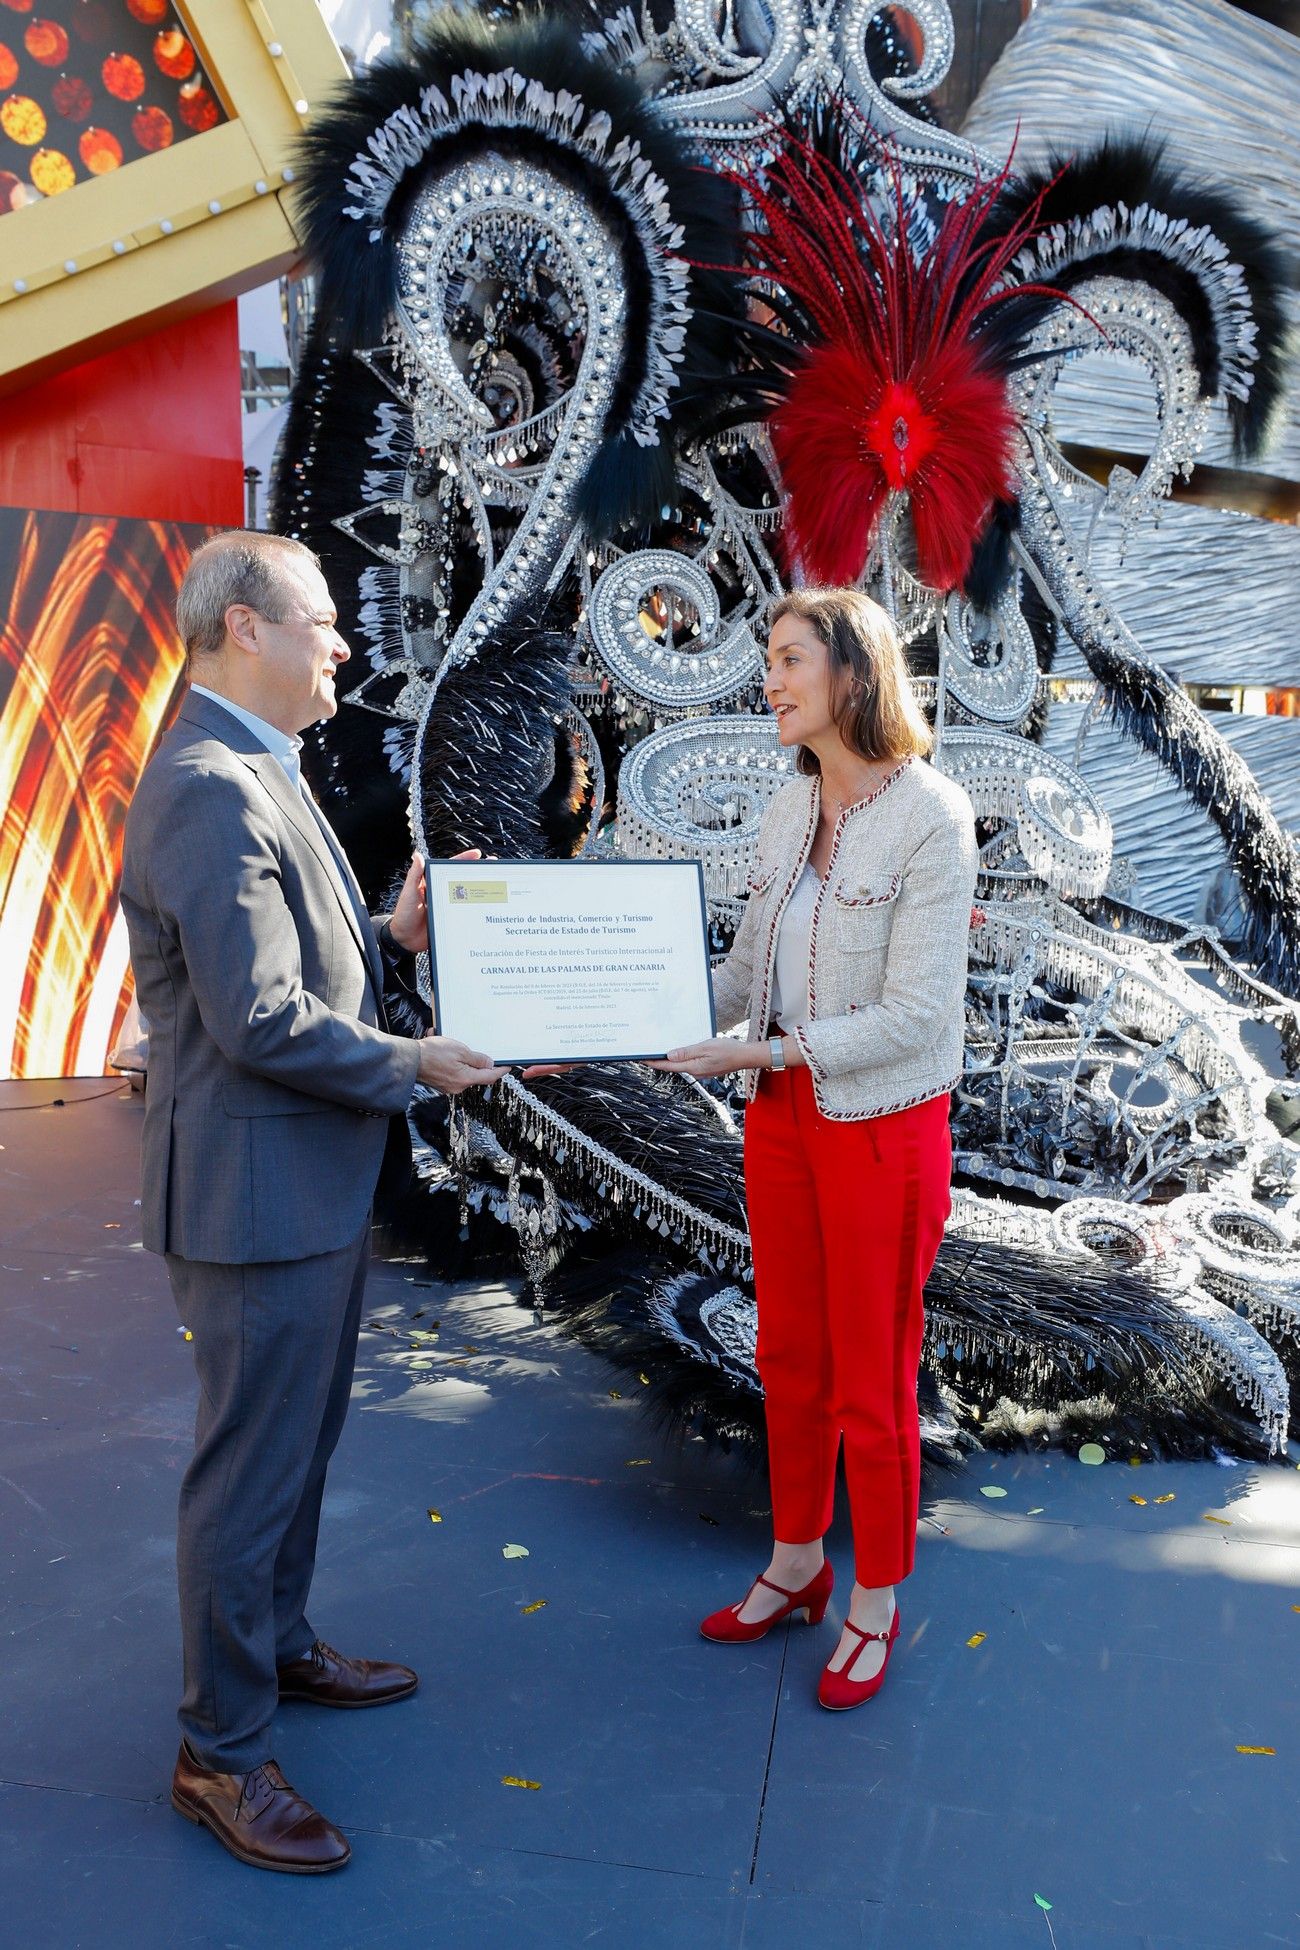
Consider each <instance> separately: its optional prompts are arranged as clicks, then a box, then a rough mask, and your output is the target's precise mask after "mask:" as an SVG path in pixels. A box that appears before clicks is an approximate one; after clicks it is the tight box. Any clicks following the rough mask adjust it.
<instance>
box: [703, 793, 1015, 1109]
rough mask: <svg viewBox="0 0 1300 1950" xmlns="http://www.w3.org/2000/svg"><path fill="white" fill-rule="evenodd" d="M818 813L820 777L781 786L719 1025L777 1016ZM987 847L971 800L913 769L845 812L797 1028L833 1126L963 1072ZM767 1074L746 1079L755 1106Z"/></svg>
mask: <svg viewBox="0 0 1300 1950" xmlns="http://www.w3.org/2000/svg"><path fill="white" fill-rule="evenodd" d="M820 812H821V780H820V778H815V777H814V778H804V777H800V778H796V779H794V780H792V781H791V783H790V784H789V785H786V786H783V787H782V789H781V791H780V792H778V794H777V795H776V797H775V799H774V800H773V801H772V803H771V805H770V806H769V807H768V809H767V812H766V814H765V815H764V818H763V823H762V826H761V828H760V829H759V836H758V860H757V862H756V864H755V867H754V871H753V873H752V874H751V876H750V881H749V899H748V902H747V904H746V907H745V913H744V917H743V919H742V921H741V924H740V927H739V929H738V930H737V933H736V939H735V944H734V946H733V947H732V950H731V953H730V954H729V955H728V956H727V958H726V960H725V961H724V962H723V963H722V964H721V965H720V967H718V968H716V969H715V970H714V974H713V999H714V1005H715V1008H716V1010H717V1017H718V1027H719V1029H727V1028H731V1027H733V1026H734V1025H735V1024H736V1023H738V1022H742V1021H744V1020H745V1018H746V1016H748V1019H749V1026H750V1034H751V1036H754V1037H758V1036H761V1035H763V1034H764V1032H765V1030H766V1028H767V1024H768V1020H769V1004H770V1001H771V996H772V976H773V969H774V967H775V964H776V943H777V935H778V932H779V930H780V926H781V917H782V915H783V914H784V912H785V909H786V904H787V902H788V901H789V899H790V895H791V893H792V892H793V891H794V886H795V882H796V881H797V880H798V878H799V876H800V874H801V873H802V872H803V869H804V866H805V864H806V863H807V860H808V856H809V853H810V852H811V851H812V845H813V840H814V838H815V837H816V833H817V822H818V818H819V816H820ZM976 864H977V849H976V844H975V818H974V814H973V812H972V810H971V804H970V800H969V799H968V798H967V797H966V794H965V793H964V792H963V791H962V789H961V787H960V786H959V785H955V784H954V783H953V781H952V780H951V779H948V778H945V777H944V775H943V773H941V772H937V771H936V770H935V769H934V767H933V766H931V765H927V764H925V763H924V762H922V761H921V760H919V759H915V758H913V759H909V760H905V761H904V762H903V764H902V765H900V766H899V767H898V768H897V769H896V770H895V771H894V772H892V773H891V774H890V776H889V777H888V778H887V779H886V780H885V781H884V782H883V784H881V785H880V786H878V787H877V788H876V790H875V791H874V792H873V793H871V794H870V795H869V797H867V798H865V799H861V800H859V801H858V802H857V803H856V804H855V805H852V806H849V807H847V808H846V809H845V810H844V812H842V813H841V814H840V817H839V819H838V821H837V822H836V826H835V833H834V837H833V839H832V842H831V853H830V860H829V863H828V865H827V869H826V875H825V878H824V880H823V881H822V884H821V888H820V890H819V892H818V896H817V902H816V906H815V907H814V909H813V917H812V926H811V930H810V938H809V955H810V966H809V973H808V996H809V1003H810V1016H809V1020H808V1021H807V1022H806V1023H801V1024H800V1025H799V1027H798V1028H797V1029H796V1030H795V1031H794V1034H795V1037H796V1038H797V1040H798V1043H799V1047H800V1049H801V1050H802V1052H803V1056H804V1061H805V1062H806V1063H807V1065H808V1068H809V1070H810V1071H811V1073H812V1080H813V1089H814V1091H815V1093H816V1098H817V1107H818V1109H819V1110H820V1111H821V1112H822V1114H823V1115H824V1116H826V1117H831V1118H838V1119H841V1120H849V1119H856V1118H866V1117H881V1116H884V1115H885V1113H886V1112H888V1111H893V1110H903V1109H906V1108H907V1106H909V1105H911V1104H920V1103H925V1102H926V1101H927V1100H928V1099H929V1098H931V1097H939V1096H942V1095H943V1094H944V1093H945V1092H946V1091H948V1090H951V1089H952V1088H953V1086H954V1085H955V1084H956V1082H957V1081H958V1079H959V1078H960V1076H961V1071H962V1042H963V1032H964V1029H965V995H966V967H967V952H968V936H969V932H970V909H971V901H972V898H973V896H974V892H975V873H976ZM757 1082H758V1072H757V1071H755V1070H748V1071H746V1072H745V1087H746V1092H747V1094H748V1095H749V1096H750V1097H752V1096H753V1094H754V1090H755V1088H756V1085H757Z"/></svg>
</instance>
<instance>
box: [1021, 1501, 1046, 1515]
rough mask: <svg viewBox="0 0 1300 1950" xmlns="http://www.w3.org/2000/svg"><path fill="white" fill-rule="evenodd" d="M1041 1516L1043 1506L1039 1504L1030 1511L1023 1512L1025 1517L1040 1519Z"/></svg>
mask: <svg viewBox="0 0 1300 1950" xmlns="http://www.w3.org/2000/svg"><path fill="white" fill-rule="evenodd" d="M1042 1514H1043V1506H1042V1504H1041V1503H1039V1504H1037V1505H1036V1506H1035V1507H1034V1508H1033V1509H1032V1510H1026V1511H1025V1515H1026V1516H1027V1517H1041V1516H1042Z"/></svg>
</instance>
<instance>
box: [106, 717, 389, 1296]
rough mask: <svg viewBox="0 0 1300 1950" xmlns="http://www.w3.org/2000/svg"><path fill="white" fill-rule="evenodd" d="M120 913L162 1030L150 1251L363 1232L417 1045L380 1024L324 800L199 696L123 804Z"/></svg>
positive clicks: (306, 1246) (150, 1011)
mask: <svg viewBox="0 0 1300 1950" xmlns="http://www.w3.org/2000/svg"><path fill="white" fill-rule="evenodd" d="M349 882H350V885H351V886H352V888H353V889H354V890H355V882H352V881H351V879H350V875H349ZM122 909H123V912H124V914H125V917H126V924H127V931H128V933H129V936H130V942H131V965H132V968H133V969H134V972H135V983H136V992H137V994H138V996H139V1000H140V1008H141V1010H142V1012H143V1014H144V1016H145V1019H146V1021H147V1022H148V1025H149V1087H148V1090H147V1092H146V1097H145V1118H144V1197H143V1201H142V1204H143V1216H144V1243H145V1245H146V1246H147V1247H148V1248H149V1250H150V1251H152V1252H159V1253H161V1252H169V1253H178V1254H180V1255H181V1256H182V1257H183V1258H185V1259H200V1260H218V1261H224V1262H227V1263H237V1264H238V1263H248V1262H252V1261H258V1260H286V1259H300V1258H304V1257H306V1256H307V1255H309V1254H312V1253H322V1252H329V1251H333V1250H334V1249H335V1248H336V1247H339V1246H343V1245H345V1244H346V1243H347V1242H348V1240H350V1239H354V1238H355V1237H356V1235H357V1233H358V1232H359V1231H360V1229H361V1227H362V1226H363V1225H364V1224H365V1220H366V1214H367V1212H368V1210H369V1208H370V1203H371V1200H372V1199H373V1197H374V1192H375V1184H376V1181H377V1178H378V1175H379V1167H380V1164H381V1162H382V1159H383V1153H384V1144H385V1139H386V1137H387V1134H388V1118H389V1117H390V1116H392V1115H395V1114H396V1113H398V1112H401V1111H404V1110H405V1109H406V1106H407V1104H408V1103H409V1102H410V1099H411V1094H412V1091H413V1090H414V1088H415V1079H416V1071H417V1067H418V1060H419V1048H418V1045H417V1044H416V1043H415V1042H414V1041H413V1040H412V1039H411V1038H410V1037H407V1036H392V1035H389V1034H388V1033H387V1031H386V1030H385V1029H384V1027H383V1010H382V1003H381V1001H380V999H379V998H380V997H381V995H382V990H383V971H382V965H381V961H380V955H379V948H378V944H377V942H376V940H375V934H374V929H373V927H372V925H371V923H370V921H369V919H368V917H367V916H366V914H365V911H364V905H363V904H362V902H361V897H360V893H359V892H356V893H355V899H350V898H349V896H348V891H347V888H346V887H345V885H344V883H343V881H342V878H341V876H340V873H339V869H338V867H337V865H336V863H335V861H334V859H333V856H332V853H331V849H330V845H329V841H328V840H327V839H326V837H325V835H324V833H323V832H322V831H321V829H320V827H319V825H318V824H317V822H316V820H315V818H314V816H313V814H312V811H311V808H310V807H309V806H308V805H307V804H306V803H305V802H304V801H303V799H302V797H301V795H300V794H299V793H298V792H296V791H295V789H294V787H293V785H292V784H291V783H290V781H289V779H288V778H287V776H286V774H285V771H284V767H283V766H282V765H281V764H280V762H279V760H278V759H277V758H275V757H274V756H273V755H272V753H270V752H269V751H267V750H266V748H265V747H264V746H263V745H261V744H260V743H259V742H258V740H257V739H256V738H255V737H254V736H253V734H252V733H251V732H250V731H248V730H247V728H246V727H245V726H243V725H242V724H241V723H240V722H239V720H238V719H237V718H236V717H234V716H233V715H232V714H231V713H230V712H228V711H225V710H223V709H222V707H221V706H220V705H219V704H215V703H213V702H212V701H211V700H210V699H208V698H205V697H197V696H195V695H194V694H193V693H192V692H191V693H190V695H189V696H188V697H187V698H186V700H185V702H184V704H183V706H182V708H181V713H180V717H179V718H178V720H177V722H176V724H175V725H174V726H173V728H172V729H171V730H170V731H169V732H167V734H166V735H165V736H164V738H163V739H162V740H161V742H160V744H159V746H158V749H157V751H156V752H155V754H154V756H153V757H152V758H151V759H150V761H149V763H148V765H147V766H146V767H145V771H144V774H143V776H142V778H141V780H140V785H139V789H138V790H137V792H136V795H135V798H134V800H133V801H132V804H131V808H130V811H129V813H128V815H127V821H126V841H125V848H124V854H123V863H122Z"/></svg>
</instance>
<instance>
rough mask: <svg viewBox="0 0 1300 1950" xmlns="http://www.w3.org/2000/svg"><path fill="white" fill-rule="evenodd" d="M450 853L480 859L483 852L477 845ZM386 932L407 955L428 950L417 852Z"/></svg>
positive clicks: (459, 857) (456, 857)
mask: <svg viewBox="0 0 1300 1950" xmlns="http://www.w3.org/2000/svg"><path fill="white" fill-rule="evenodd" d="M451 857H452V859H453V860H481V859H482V858H483V855H482V853H481V852H480V850H479V848H478V847H476V846H472V847H471V848H470V849H469V851H468V853H453V854H452V856H451ZM388 932H389V933H390V934H391V935H392V937H393V940H394V941H395V942H396V943H397V945H398V947H399V948H405V950H406V952H407V954H408V955H426V954H428V952H429V916H428V910H427V908H426V905H425V886H424V861H423V859H422V857H421V856H420V854H418V853H417V854H416V855H415V858H414V859H413V860H412V861H411V865H410V870H409V872H408V873H407V876H406V879H405V880H404V881H403V883H402V891H401V893H400V894H399V895H398V896H397V906H396V907H395V908H394V909H393V912H392V914H391V916H390V917H389V922H388Z"/></svg>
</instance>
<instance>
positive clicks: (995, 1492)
mask: <svg viewBox="0 0 1300 1950" xmlns="http://www.w3.org/2000/svg"><path fill="white" fill-rule="evenodd" d="M980 1495H981V1496H1005V1495H1006V1491H1005V1490H1004V1489H1002V1488H1001V1486H1000V1485H999V1484H997V1483H981V1484H980Z"/></svg>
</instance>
